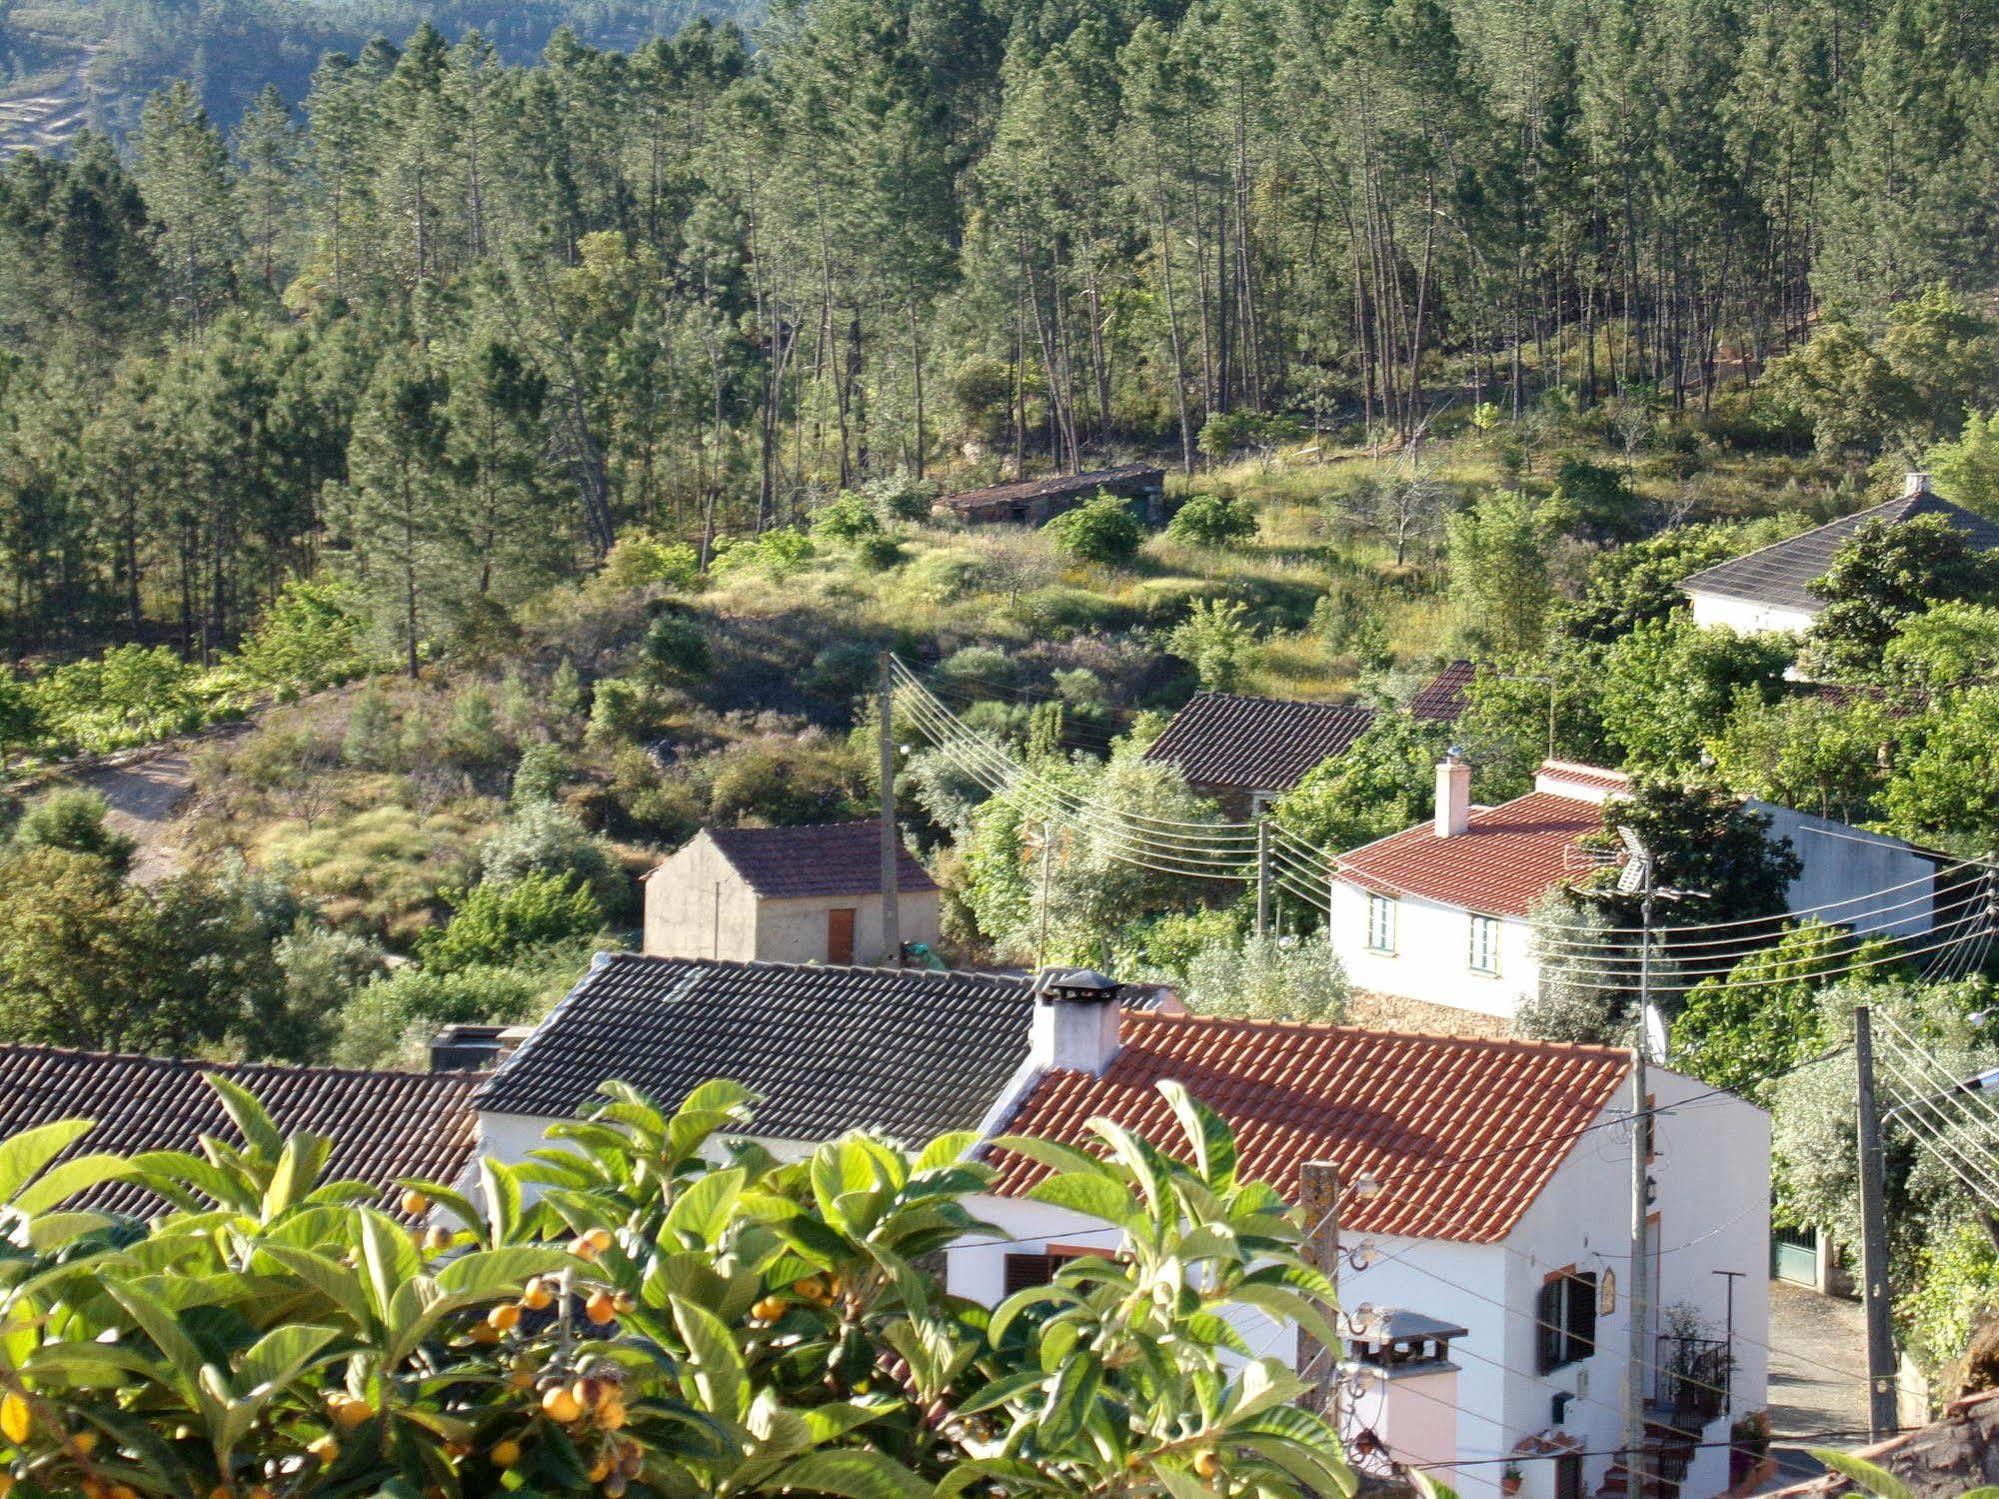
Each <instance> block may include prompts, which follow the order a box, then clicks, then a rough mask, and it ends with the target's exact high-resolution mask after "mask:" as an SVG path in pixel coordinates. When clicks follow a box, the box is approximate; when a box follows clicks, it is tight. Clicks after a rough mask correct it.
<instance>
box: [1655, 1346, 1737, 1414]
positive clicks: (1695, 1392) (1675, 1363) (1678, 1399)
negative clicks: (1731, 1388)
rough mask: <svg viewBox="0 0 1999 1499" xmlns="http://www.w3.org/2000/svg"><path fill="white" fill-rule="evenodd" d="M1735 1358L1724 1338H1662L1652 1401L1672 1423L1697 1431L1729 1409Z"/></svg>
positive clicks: (1656, 1360) (1656, 1363)
mask: <svg viewBox="0 0 1999 1499" xmlns="http://www.w3.org/2000/svg"><path fill="white" fill-rule="evenodd" d="M1734 1367H1735V1357H1734V1354H1733V1352H1732V1351H1731V1350H1730V1348H1729V1345H1728V1342H1727V1340H1725V1339H1722V1338H1685V1337H1679V1336H1674V1335H1668V1336H1665V1337H1661V1338H1660V1339H1659V1354H1658V1357H1657V1358H1655V1359H1654V1360H1653V1379H1654V1383H1653V1389H1652V1398H1653V1400H1654V1401H1656V1402H1657V1403H1658V1405H1659V1406H1661V1407H1662V1408H1663V1409H1664V1410H1666V1411H1668V1412H1670V1413H1671V1416H1672V1419H1673V1423H1674V1424H1675V1425H1676V1426H1680V1427H1683V1428H1693V1429H1698V1428H1699V1427H1702V1426H1705V1425H1707V1423H1708V1422H1710V1421H1712V1420H1713V1419H1714V1418H1715V1417H1716V1416H1719V1415H1720V1414H1721V1413H1722V1412H1723V1411H1725V1410H1727V1409H1728V1379H1729V1375H1730V1374H1731V1373H1732V1372H1733V1370H1734Z"/></svg>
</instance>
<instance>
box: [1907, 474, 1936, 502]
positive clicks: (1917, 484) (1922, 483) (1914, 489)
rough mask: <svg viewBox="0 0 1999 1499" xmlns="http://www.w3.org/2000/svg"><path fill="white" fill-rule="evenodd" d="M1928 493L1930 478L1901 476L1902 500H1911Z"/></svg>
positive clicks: (1927, 476)
mask: <svg viewBox="0 0 1999 1499" xmlns="http://www.w3.org/2000/svg"><path fill="white" fill-rule="evenodd" d="M1929 492H1930V476H1929V475H1928V474H1923V473H1907V474H1904V475H1902V498H1903V499H1905V500H1913V499H1914V498H1915V497H1916V496H1917V495H1922V494H1928V493H1929Z"/></svg>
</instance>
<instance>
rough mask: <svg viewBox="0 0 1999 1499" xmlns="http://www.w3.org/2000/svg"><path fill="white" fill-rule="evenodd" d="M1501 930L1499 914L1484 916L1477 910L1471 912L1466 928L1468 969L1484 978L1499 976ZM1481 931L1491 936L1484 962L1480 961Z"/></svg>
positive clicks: (1486, 945)
mask: <svg viewBox="0 0 1999 1499" xmlns="http://www.w3.org/2000/svg"><path fill="white" fill-rule="evenodd" d="M1499 931H1500V919H1499V918H1498V917H1497V916H1483V915H1480V914H1479V913H1478V912H1477V911H1473V912H1472V913H1471V919H1470V921H1469V922H1468V923H1467V925H1466V928H1465V967H1466V968H1467V969H1468V970H1470V971H1471V972H1473V973H1476V974H1478V975H1480V976H1481V977H1484V978H1495V979H1496V978H1498V977H1499ZM1480 933H1486V934H1488V936H1489V938H1490V940H1489V941H1488V942H1487V943H1486V944H1485V957H1486V962H1484V963H1480V962H1479V935H1480Z"/></svg>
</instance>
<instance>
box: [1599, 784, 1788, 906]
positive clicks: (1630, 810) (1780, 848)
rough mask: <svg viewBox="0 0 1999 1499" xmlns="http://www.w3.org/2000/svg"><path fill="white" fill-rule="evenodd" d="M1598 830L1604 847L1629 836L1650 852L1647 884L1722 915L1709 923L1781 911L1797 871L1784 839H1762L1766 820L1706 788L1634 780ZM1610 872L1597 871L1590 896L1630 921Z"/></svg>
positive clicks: (1627, 900) (1629, 900)
mask: <svg viewBox="0 0 1999 1499" xmlns="http://www.w3.org/2000/svg"><path fill="white" fill-rule="evenodd" d="M1603 826H1604V832H1603V834H1602V835H1601V839H1600V841H1601V842H1602V844H1603V846H1604V847H1605V848H1609V849H1613V850H1616V849H1621V848H1622V847H1623V845H1622V842H1621V840H1620V839H1619V838H1618V837H1615V836H1613V835H1616V834H1618V833H1619V830H1621V829H1622V830H1628V831H1629V832H1631V833H1632V834H1634V835H1636V837H1637V838H1638V840H1639V841H1640V842H1641V843H1642V844H1643V845H1644V846H1645V848H1646V849H1647V850H1649V851H1650V852H1651V855H1652V858H1653V882H1654V884H1655V885H1656V886H1657V887H1658V888H1660V889H1671V890H1678V891H1683V892H1698V893H1699V894H1700V895H1702V896H1704V897H1705V900H1704V901H1703V904H1704V905H1705V906H1706V907H1707V908H1708V909H1710V910H1713V911H1715V912H1717V913H1726V916H1725V917H1723V918H1717V919H1726V920H1730V921H1741V920H1747V919H1749V918H1752V917H1756V916H1771V915H1775V914H1776V913H1777V912H1779V911H1781V910H1783V909H1784V892H1785V890H1786V889H1787V888H1789V886H1790V883H1791V881H1793V880H1795V879H1796V878H1797V877H1798V876H1799V874H1801V873H1802V872H1803V870H1804V865H1803V864H1802V863H1801V862H1800V860H1799V858H1798V855H1797V852H1796V850H1794V849H1793V848H1792V847H1791V840H1790V839H1788V838H1777V839H1772V838H1771V837H1770V836H1769V830H1770V819H1769V818H1767V817H1765V816H1764V815H1763V814H1762V813H1760V812H1756V811H1753V810H1751V809H1750V808H1748V807H1745V806H1744V805H1742V803H1741V802H1739V801H1738V800H1736V798H1735V797H1734V795H1733V794H1731V793H1730V792H1729V791H1727V790H1726V789H1724V788H1723V787H1721V786H1718V785H1715V784H1712V783H1711V782H1701V781H1694V782H1679V781H1660V780H1641V781H1639V782H1638V783H1637V785H1636V786H1635V787H1633V789H1632V793H1631V795H1629V796H1618V797H1612V798H1611V799H1610V800H1609V801H1607V802H1605V803H1604V806H1603ZM1614 874H1615V872H1614V871H1613V870H1610V869H1605V870H1604V871H1602V872H1601V873H1600V874H1599V875H1598V876H1597V877H1596V883H1595V884H1594V885H1593V886H1592V888H1591V891H1590V893H1591V895H1592V896H1593V898H1595V899H1596V900H1599V901H1602V902H1604V903H1605V904H1606V905H1608V906H1610V907H1611V908H1612V909H1615V910H1617V911H1619V912H1621V913H1623V915H1624V916H1626V917H1627V918H1630V917H1634V916H1635V915H1636V912H1637V904H1636V902H1637V897H1635V896H1629V895H1620V894H1617V893H1616V892H1614V890H1612V888H1611V886H1612V885H1613V884H1614ZM1618 924H1619V925H1621V926H1630V925H1633V924H1634V923H1633V921H1632V920H1629V919H1627V920H1623V921H1620V922H1619V923H1618Z"/></svg>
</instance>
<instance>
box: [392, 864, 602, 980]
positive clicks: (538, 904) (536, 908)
mask: <svg viewBox="0 0 1999 1499" xmlns="http://www.w3.org/2000/svg"><path fill="white" fill-rule="evenodd" d="M447 898H448V899H449V900H450V902H451V905H452V912H451V920H450V921H449V922H448V923H446V924H445V925H444V926H443V927H441V928H439V929H437V930H436V931H433V932H428V933H426V934H425V935H424V938H423V940H422V941H420V942H419V943H418V944H417V956H418V957H419V958H421V959H422V960H423V964H424V967H425V968H427V969H429V970H431V971H432V972H435V973H445V974H449V973H457V972H459V971H460V970H462V969H466V968H472V967H489V968H504V967H507V966H509V965H511V964H514V963H518V962H519V961H521V960H522V959H523V958H526V957H529V956H530V955H532V954H534V953H536V952H538V951H541V950H544V949H547V948H551V947H564V946H568V945H570V944H573V943H577V942H583V941H587V940H589V939H590V938H591V937H593V936H595V935H596V934H597V932H598V931H599V930H600V929H601V928H602V927H603V925H604V908H603V906H601V905H600V904H598V901H597V897H596V896H595V895H593V894H592V893H591V891H590V887H589V886H588V885H586V884H585V883H584V882H583V881H582V880H580V879H578V878H577V877H576V876H575V875H573V874H532V873H531V874H524V875H521V876H520V877H519V878H516V879H512V880H508V881H506V882H504V883H492V882H488V883H486V884H482V885H475V886H474V887H473V888H472V889H470V890H462V891H453V892H450V894H449V895H448V897H447Z"/></svg>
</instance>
